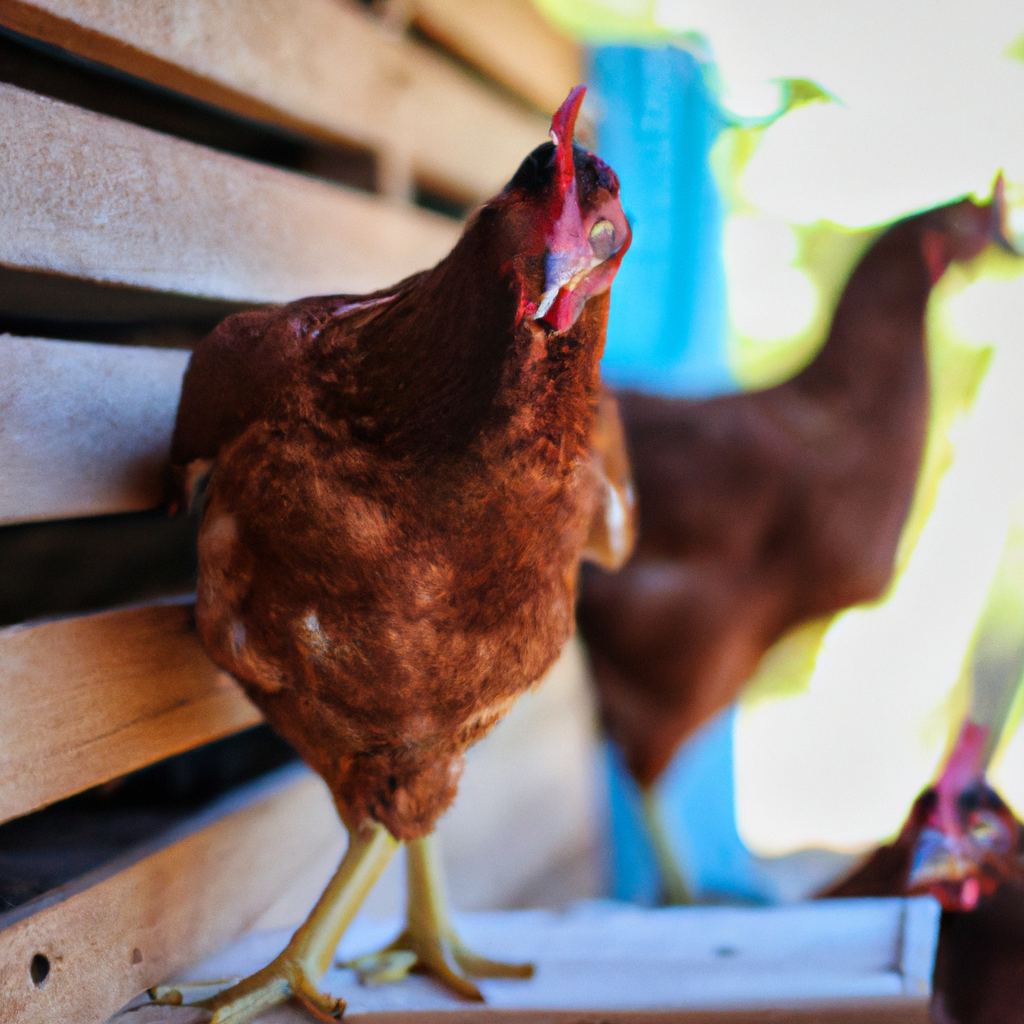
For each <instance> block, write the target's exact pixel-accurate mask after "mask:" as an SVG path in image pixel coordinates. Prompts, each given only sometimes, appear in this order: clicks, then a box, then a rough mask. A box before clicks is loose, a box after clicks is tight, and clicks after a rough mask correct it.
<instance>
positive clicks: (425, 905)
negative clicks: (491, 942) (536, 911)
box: [345, 836, 533, 1002]
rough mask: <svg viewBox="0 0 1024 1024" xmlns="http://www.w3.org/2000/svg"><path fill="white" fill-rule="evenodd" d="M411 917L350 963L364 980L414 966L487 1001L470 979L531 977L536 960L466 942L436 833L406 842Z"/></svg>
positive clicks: (376, 980)
mask: <svg viewBox="0 0 1024 1024" xmlns="http://www.w3.org/2000/svg"><path fill="white" fill-rule="evenodd" d="M406 878H407V882H406V884H407V887H408V901H409V910H408V920H407V923H406V927H405V930H404V931H403V932H402V934H401V935H399V936H398V938H397V939H395V941H394V942H392V943H391V944H390V945H388V946H386V947H385V948H384V949H382V950H381V951H380V952H379V953H370V954H368V955H367V956H362V957H359V958H357V959H356V960H353V961H350V962H349V963H347V964H346V965H345V966H347V967H352V968H353V969H354V970H355V971H356V972H357V974H358V975H359V980H360V981H361V982H362V983H363V984H364V985H379V984H383V983H384V982H388V981H398V980H400V979H401V978H404V977H405V976H406V975H407V974H408V973H409V972H410V971H416V972H418V973H423V974H429V975H431V976H432V977H433V978H435V979H436V980H437V981H439V982H440V983H441V984H442V985H444V986H446V987H447V988H449V989H451V991H453V992H454V993H455V994H456V995H460V996H462V997H463V998H464V999H472V1000H474V1001H476V1002H483V1001H484V997H483V995H482V994H481V993H480V990H479V989H478V988H477V987H476V985H474V984H473V983H472V982H471V981H470V980H469V979H470V978H530V977H532V976H533V964H506V963H501V962H500V961H497V960H488V959H487V958H486V957H482V956H478V955H477V954H475V953H473V952H471V951H470V950H469V949H467V948H466V946H464V945H463V943H462V940H461V939H459V937H458V935H457V934H456V933H455V929H454V928H453V927H452V924H451V921H450V919H449V916H448V900H447V898H446V895H445V890H444V882H443V880H442V877H441V865H440V860H439V857H438V850H437V845H436V840H435V839H434V837H433V836H427V837H426V838H424V839H416V840H413V841H412V842H410V843H408V844H407V845H406Z"/></svg>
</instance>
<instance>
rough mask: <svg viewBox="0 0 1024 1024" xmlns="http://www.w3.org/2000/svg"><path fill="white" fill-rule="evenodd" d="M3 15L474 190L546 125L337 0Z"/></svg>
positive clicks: (50, 7) (89, 6)
mask: <svg viewBox="0 0 1024 1024" xmlns="http://www.w3.org/2000/svg"><path fill="white" fill-rule="evenodd" d="M0 24H3V25H6V26H7V27H9V28H12V29H14V30H16V31H18V32H22V33H24V34H26V35H29V36H32V37H33V38H36V39H42V40H45V41H46V42H49V43H53V44H55V45H57V46H61V47H63V48H65V49H67V50H70V51H72V52H73V53H76V54H80V55H81V56H84V57H88V58H90V59H92V60H96V61H99V62H101V63H103V64H107V65H109V66H111V67H114V68H118V69H119V70H121V71H126V72H128V73H130V74H133V75H137V76H139V77H141V78H145V79H148V80H149V81H152V82H156V83H157V84H159V85H163V86H167V87H168V88H171V89H174V90H176V91H178V92H181V93H185V94H186V95H189V96H194V97H196V98H198V99H201V100H204V101H206V102H209V103H213V104H214V105H216V106H219V107H223V108H225V109H227V110H232V111H234V112H236V113H240V114H244V115H246V116H251V117H257V118H260V119H263V120H267V121H271V122H273V123H277V124H281V125H285V126H287V127H291V128H298V129H299V130H303V131H307V132H311V133H314V134H319V135H321V136H323V135H327V136H336V137H343V138H346V139H349V140H354V141H357V142H360V143H363V144H366V145H370V146H372V147H374V148H375V149H377V150H378V151H380V152H382V153H384V154H385V156H387V157H388V159H390V160H391V161H392V162H396V163H399V164H400V163H403V162H406V163H408V164H410V165H411V167H412V168H413V170H414V171H415V172H417V173H419V174H421V175H424V176H425V177H427V178H433V179H436V180H437V181H438V182H440V183H443V184H445V185H447V186H449V187H451V188H452V189H454V190H456V191H457V192H461V193H464V194H465V195H466V196H467V197H470V198H475V199H484V198H486V197H487V196H489V195H491V194H493V193H494V192H495V191H496V190H497V189H498V188H499V187H500V186H501V185H502V184H503V183H504V182H505V181H507V180H508V178H509V177H511V174H512V172H513V171H514V170H515V168H516V166H517V165H518V163H519V161H520V160H521V159H522V158H523V157H524V156H525V155H526V153H527V152H529V150H530V149H532V148H533V146H535V145H537V143H539V142H542V141H543V140H544V138H545V135H546V132H547V124H546V123H545V121H544V120H543V118H540V117H537V116H534V115H531V114H529V113H528V112H526V111H521V110H518V109H516V108H515V107H514V106H512V105H509V104H508V103H506V102H503V101H502V100H501V99H500V98H499V97H497V96H495V95H492V94H491V93H490V92H489V90H487V89H486V87H484V86H482V85H481V84H480V83H478V82H475V81H473V80H472V78H471V77H470V76H468V75H466V74H463V73H461V72H460V71H458V70H457V69H455V68H453V67H451V66H450V65H448V64H447V63H446V62H445V61H443V60H441V59H439V58H437V57H436V56H435V55H433V54H430V53H429V52H427V51H425V50H424V49H423V48H421V47H418V46H415V45H412V44H410V43H408V42H406V41H404V40H402V39H400V38H398V37H397V36H394V35H392V34H389V33H388V32H387V31H386V30H385V29H384V28H383V27H382V26H380V25H378V24H376V23H375V22H374V21H373V20H371V19H370V18H369V17H368V16H367V15H366V14H365V13H364V12H363V11H360V10H357V9H355V5H354V4H351V3H344V2H339V0H276V2H274V3H252V2H251V0H177V2H175V3H173V4H168V3H164V4H160V5H159V7H157V8H154V7H153V5H152V4H141V5H140V4H133V3H125V2H111V0H32V2H25V0H0ZM389 154H390V156H389Z"/></svg>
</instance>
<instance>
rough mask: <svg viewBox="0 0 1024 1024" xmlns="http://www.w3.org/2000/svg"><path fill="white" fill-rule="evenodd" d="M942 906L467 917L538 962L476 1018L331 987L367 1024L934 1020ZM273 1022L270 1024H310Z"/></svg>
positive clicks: (597, 909) (506, 955)
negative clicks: (931, 1008) (529, 973)
mask: <svg viewBox="0 0 1024 1024" xmlns="http://www.w3.org/2000/svg"><path fill="white" fill-rule="evenodd" d="M939 916H940V908H939V906H938V904H937V903H936V902H935V901H934V900H931V899H929V898H924V899H916V900H904V899H887V900H828V901H817V902H812V903H807V904H801V905H793V906H787V907H760V908H739V907H673V908H664V909H660V910H651V909H646V908H642V907H636V906H630V905H628V904H621V903H620V904H616V903H613V902H611V901H603V902H596V903H590V904H581V905H577V906H575V907H570V908H569V909H568V910H567V911H564V912H552V911H543V910H533V911H512V912H497V913H485V914H463V915H457V916H456V918H455V922H454V923H455V926H456V928H457V930H458V931H459V933H460V935H461V937H462V938H463V940H464V941H466V942H467V943H468V944H469V946H470V948H472V949H474V950H476V951H477V952H480V953H482V954H483V955H485V956H492V957H498V958H499V959H505V960H512V961H523V960H530V961H532V962H533V963H534V964H535V966H536V973H535V974H534V977H533V978H532V979H530V980H529V981H501V980H486V979H485V980H483V981H481V983H480V985H481V990H482V992H483V994H484V996H485V998H486V999H487V1005H486V1006H472V1005H467V1004H466V1003H465V1002H462V1001H460V1000H458V999H456V998H455V997H454V996H452V995H451V994H450V993H447V992H445V991H443V990H441V989H440V988H438V987H437V986H436V985H434V984H433V983H432V982H430V981H429V980H427V979H424V978H421V977H409V978H406V979H404V980H403V981H402V982H400V983H398V984H392V985H383V986H379V987H374V988H365V987H362V986H360V985H359V984H358V983H357V981H356V979H355V975H354V972H352V971H350V970H347V969H345V968H341V967H333V968H332V969H331V970H330V971H328V973H327V975H326V977H325V979H324V988H325V989H326V990H327V991H329V992H331V993H332V994H333V995H336V996H341V997H342V998H344V999H345V1000H346V1001H347V1003H348V1010H347V1013H346V1018H347V1019H349V1020H351V1021H354V1022H360V1024H373V1022H380V1024H399V1022H403V1024H439V1022H441V1021H458V1022H459V1024H473V1022H477V1024H497V1022H503V1024H504V1022H508V1024H540V1022H541V1021H544V1022H548V1021H550V1022H551V1024H555V1022H558V1024H571V1022H583V1021H586V1022H595V1024H596V1022H598V1021H607V1022H616V1024H619V1022H622V1024H625V1022H634V1021H635V1022H640V1021H652V1022H653V1021H658V1022H668V1021H692V1022H698V1021H700V1022H707V1024H727V1022H728V1024H739V1022H741V1021H742V1022H744V1024H753V1022H755V1021H773V1022H776V1024H778V1022H781V1021H787V1022H794V1024H795V1022H797V1021H799V1022H801V1024H811V1022H826V1021H831V1022H839V1021H843V1022H849V1024H852V1022H854V1021H857V1022H861V1024H867V1022H874V1024H881V1022H883V1021H885V1022H890V1024H895V1022H897V1021H899V1022H905V1024H909V1022H917V1024H926V1022H927V1021H928V1019H929V1017H928V1010H929V999H930V995H931V984H930V979H931V974H932V968H933V964H934V958H935V951H936V946H937V941H938V928H939ZM397 928H398V921H391V922H371V921H369V920H367V919H366V918H357V919H356V921H355V922H353V924H352V926H351V927H350V929H349V931H348V933H346V935H345V937H344V938H343V939H342V942H341V946H340V947H339V950H338V957H339V959H340V960H342V961H344V960H347V959H349V958H351V957H353V956H358V955H361V954H363V953H366V952H369V951H371V950H374V949H376V948H379V946H380V944H381V943H383V942H385V941H387V939H389V938H390V937H391V936H392V935H393V934H394V932H395V931H396V929H397ZM288 935H289V933H288V932H287V931H281V932H270V933H261V934H253V935H249V936H246V937H244V938H242V939H241V940H239V941H238V942H236V943H234V944H232V945H231V946H228V947H227V948H225V949H223V950H221V951H219V952H218V953H217V954H215V955H214V956H213V957H211V958H210V959H209V960H208V961H206V962H205V963H202V964H198V965H196V966H195V967H194V968H192V969H191V970H190V971H188V972H187V975H186V978H188V979H196V980H198V979H204V980H210V979H212V978H222V977H231V976H242V975H246V974H249V973H251V972H252V971H254V970H256V969H258V968H259V967H261V966H263V964H265V963H267V962H268V961H269V960H270V959H271V958H272V957H273V956H274V955H275V954H276V953H277V952H278V951H279V950H280V948H281V947H282V946H283V945H284V943H285V942H286V941H287V939H288ZM294 1014H295V1011H294V1010H292V1009H291V1008H288V1007H282V1008H279V1009H275V1010H273V1011H271V1012H270V1013H267V1014H265V1015H264V1016H263V1017H262V1018H260V1019H261V1021H262V1022H263V1024H291V1022H292V1021H296V1020H299V1019H301V1018H298V1017H296V1016H295V1015H294ZM114 1019H115V1020H116V1021H117V1022H118V1024H129V1022H130V1021H132V1020H136V1021H138V1024H143V1022H146V1024H156V1022H157V1021H160V1022H161V1024H176V1021H178V1020H179V1019H180V1018H179V1017H178V1016H177V1014H175V1013H171V1012H164V1013H154V1012H153V1011H150V1012H149V1013H147V1014H146V1016H144V1017H141V1018H140V1017H136V1016H135V1015H134V1014H133V1013H126V1014H123V1015H121V1016H118V1017H116V1018H114Z"/></svg>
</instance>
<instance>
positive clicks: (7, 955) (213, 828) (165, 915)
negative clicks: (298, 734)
mask: <svg viewBox="0 0 1024 1024" xmlns="http://www.w3.org/2000/svg"><path fill="white" fill-rule="evenodd" d="M339 830H340V829H339V824H338V819H337V813H336V811H335V810H334V806H333V804H332V802H331V798H330V796H329V794H328V793H327V789H326V787H325V786H324V785H323V783H322V782H321V781H320V780H319V779H317V778H315V777H314V776H312V775H311V774H310V773H309V772H307V771H306V770H305V769H296V768H289V769H284V771H283V772H282V773H275V776H274V777H272V778H270V779H268V780H266V781H264V782H263V783H259V784H256V785H255V786H251V787H246V789H245V790H244V791H243V792H241V793H238V794H236V795H234V796H232V797H229V798H228V799H226V800H224V801H222V802H221V803H220V804H219V805H218V806H216V807H214V808H212V809H211V810H210V811H208V812H206V813H204V814H200V815H198V816H196V818H194V819H192V820H191V821H189V822H188V823H186V824H185V825H184V826H182V827H179V828H177V829H175V830H173V832H172V833H170V834H168V835H167V836H165V837H164V838H163V839H162V840H161V841H160V842H158V843H155V844H150V845H148V846H147V847H145V848H143V849H141V850H139V851H136V852H135V853H133V854H130V855H127V856H125V857H123V858H120V859H119V860H118V861H116V862H114V863H113V864H111V865H108V866H107V867H106V868H104V869H100V870H99V871H97V872H95V873H93V874H92V875H90V876H86V877H85V878H83V879H81V880H79V881H78V882H73V883H70V884H69V885H67V886H64V887H62V888H61V889H58V890H55V891H54V892H53V893H50V894H46V895H44V896H41V897H39V899H37V900H34V901H32V903H28V904H25V905H24V906H22V907H18V908H17V909H16V910H15V911H12V912H10V913H8V914H5V915H2V916H0V929H2V930H0V1006H2V1007H3V1019H4V1021H9V1022H11V1024H14V1022H17V1024H55V1022H57V1021H60V1022H62V1024H86V1022H90V1024H92V1022H98V1021H102V1020H105V1019H106V1018H107V1017H108V1016H109V1015H110V1014H111V1013H113V1012H114V1011H115V1010H117V1009H118V1007H120V1006H122V1005H124V1003H125V1002H127V1001H128V1000H129V999H131V998H132V997H133V996H135V995H136V994H137V993H139V992H142V991H143V990H144V989H146V988H147V987H149V986H150V985H153V984H155V983H157V982H159V981H161V980H163V979H164V978H166V977H168V976H170V975H173V974H175V972H178V971H180V970H181V969H182V968H183V967H184V966H185V965H186V964H189V963H191V962H194V961H195V960H196V959H197V958H200V957H202V956H204V955H207V954H209V953H211V952H212V951H213V950H215V949H216V948H217V947H219V946H220V945H222V944H223V943H224V942H226V941H228V940H229V939H231V938H233V937H234V936H236V935H238V934H239V933H240V932H242V931H244V930H245V929H246V928H247V927H248V926H249V925H250V924H251V923H252V922H253V921H254V920H256V919H257V918H258V917H259V915H260V914H261V913H262V912H263V910H264V909H265V908H266V907H267V906H269V905H270V904H271V903H273V901H274V899H275V897H276V896H277V894H278V893H279V892H281V891H282V890H284V889H285V888H286V887H287V886H288V884H289V883H290V881H291V879H292V878H293V876H294V875H295V874H296V873H301V872H302V871H303V870H304V869H305V866H306V865H307V864H308V863H310V862H312V861H315V860H316V858H317V856H318V855H319V854H320V852H321V851H322V850H323V849H324V848H325V847H326V846H328V845H331V844H335V843H337V839H338V833H339ZM36 956H44V957H46V958H47V963H48V966H49V972H48V974H47V977H46V980H45V982H44V983H43V984H41V985H39V986H38V987H37V986H35V985H34V984H33V982H32V977H31V971H30V966H31V964H32V960H33V958H34V957H36ZM129 1019H131V1018H129Z"/></svg>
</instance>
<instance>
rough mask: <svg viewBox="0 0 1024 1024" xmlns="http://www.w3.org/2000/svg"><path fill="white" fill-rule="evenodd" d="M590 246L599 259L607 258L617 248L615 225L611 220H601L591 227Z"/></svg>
mask: <svg viewBox="0 0 1024 1024" xmlns="http://www.w3.org/2000/svg"><path fill="white" fill-rule="evenodd" d="M590 248H591V249H592V250H593V252H594V255H595V256H596V257H597V258H598V259H599V260H606V259H608V257H609V256H611V254H612V251H613V250H614V248H615V225H614V224H612V222H611V221H610V220H599V221H598V222H597V223H596V224H595V225H594V226H593V227H592V228H591V229H590Z"/></svg>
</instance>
